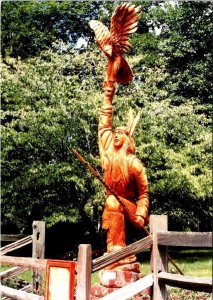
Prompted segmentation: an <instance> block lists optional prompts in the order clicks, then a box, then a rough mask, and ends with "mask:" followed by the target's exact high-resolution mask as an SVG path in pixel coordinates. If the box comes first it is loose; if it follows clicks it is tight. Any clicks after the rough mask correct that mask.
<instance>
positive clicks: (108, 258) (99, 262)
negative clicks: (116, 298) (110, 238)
mask: <svg viewBox="0 0 213 300" xmlns="http://www.w3.org/2000/svg"><path fill="white" fill-rule="evenodd" d="M151 246H152V236H151V235H150V236H147V237H145V238H144V239H141V240H139V241H137V242H135V243H133V244H131V245H128V246H126V247H124V248H122V249H121V250H118V251H115V252H112V253H110V254H107V255H104V256H101V257H99V258H96V259H94V260H93V261H92V272H96V271H98V270H100V269H103V268H104V267H106V266H109V265H111V264H112V263H115V262H118V261H119V260H121V259H123V258H125V257H128V256H130V255H133V254H137V253H140V252H142V251H143V250H145V249H149V248H150V247H151Z"/></svg>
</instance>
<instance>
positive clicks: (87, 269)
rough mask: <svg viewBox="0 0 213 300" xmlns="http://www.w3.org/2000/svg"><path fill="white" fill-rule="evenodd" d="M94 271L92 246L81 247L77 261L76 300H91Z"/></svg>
mask: <svg viewBox="0 0 213 300" xmlns="http://www.w3.org/2000/svg"><path fill="white" fill-rule="evenodd" d="M91 271H92V248H91V245H89V244H85V245H83V244H82V245H79V251H78V260H77V287H76V300H90V297H91V296H90V293H91Z"/></svg>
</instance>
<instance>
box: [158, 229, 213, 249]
mask: <svg viewBox="0 0 213 300" xmlns="http://www.w3.org/2000/svg"><path fill="white" fill-rule="evenodd" d="M158 244H159V245H167V246H182V247H212V232H178V231H169V232H162V231H158Z"/></svg>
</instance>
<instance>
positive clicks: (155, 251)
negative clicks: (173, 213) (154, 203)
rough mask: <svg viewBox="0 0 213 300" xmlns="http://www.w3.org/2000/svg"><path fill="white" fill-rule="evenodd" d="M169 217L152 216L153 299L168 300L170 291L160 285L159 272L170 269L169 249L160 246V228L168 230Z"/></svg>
mask: <svg viewBox="0 0 213 300" xmlns="http://www.w3.org/2000/svg"><path fill="white" fill-rule="evenodd" d="M167 228H168V219H167V216H165V215H151V216H150V232H151V234H152V235H153V246H152V252H151V262H150V266H151V270H150V271H151V272H152V273H153V275H154V284H153V300H166V299H167V298H168V295H167V294H168V293H167V289H166V285H165V284H164V285H159V282H158V273H159V272H160V271H167V270H168V249H167V247H166V246H158V238H157V237H158V230H164V231H167Z"/></svg>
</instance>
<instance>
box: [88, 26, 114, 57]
mask: <svg viewBox="0 0 213 300" xmlns="http://www.w3.org/2000/svg"><path fill="white" fill-rule="evenodd" d="M89 25H90V27H91V28H92V29H93V30H94V32H95V38H96V42H97V44H98V45H99V47H100V48H101V50H102V51H103V52H105V54H108V55H109V56H111V55H112V45H111V42H110V32H109V30H108V28H107V27H106V26H105V25H104V24H103V23H101V22H100V21H96V20H92V21H90V22H89Z"/></svg>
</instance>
